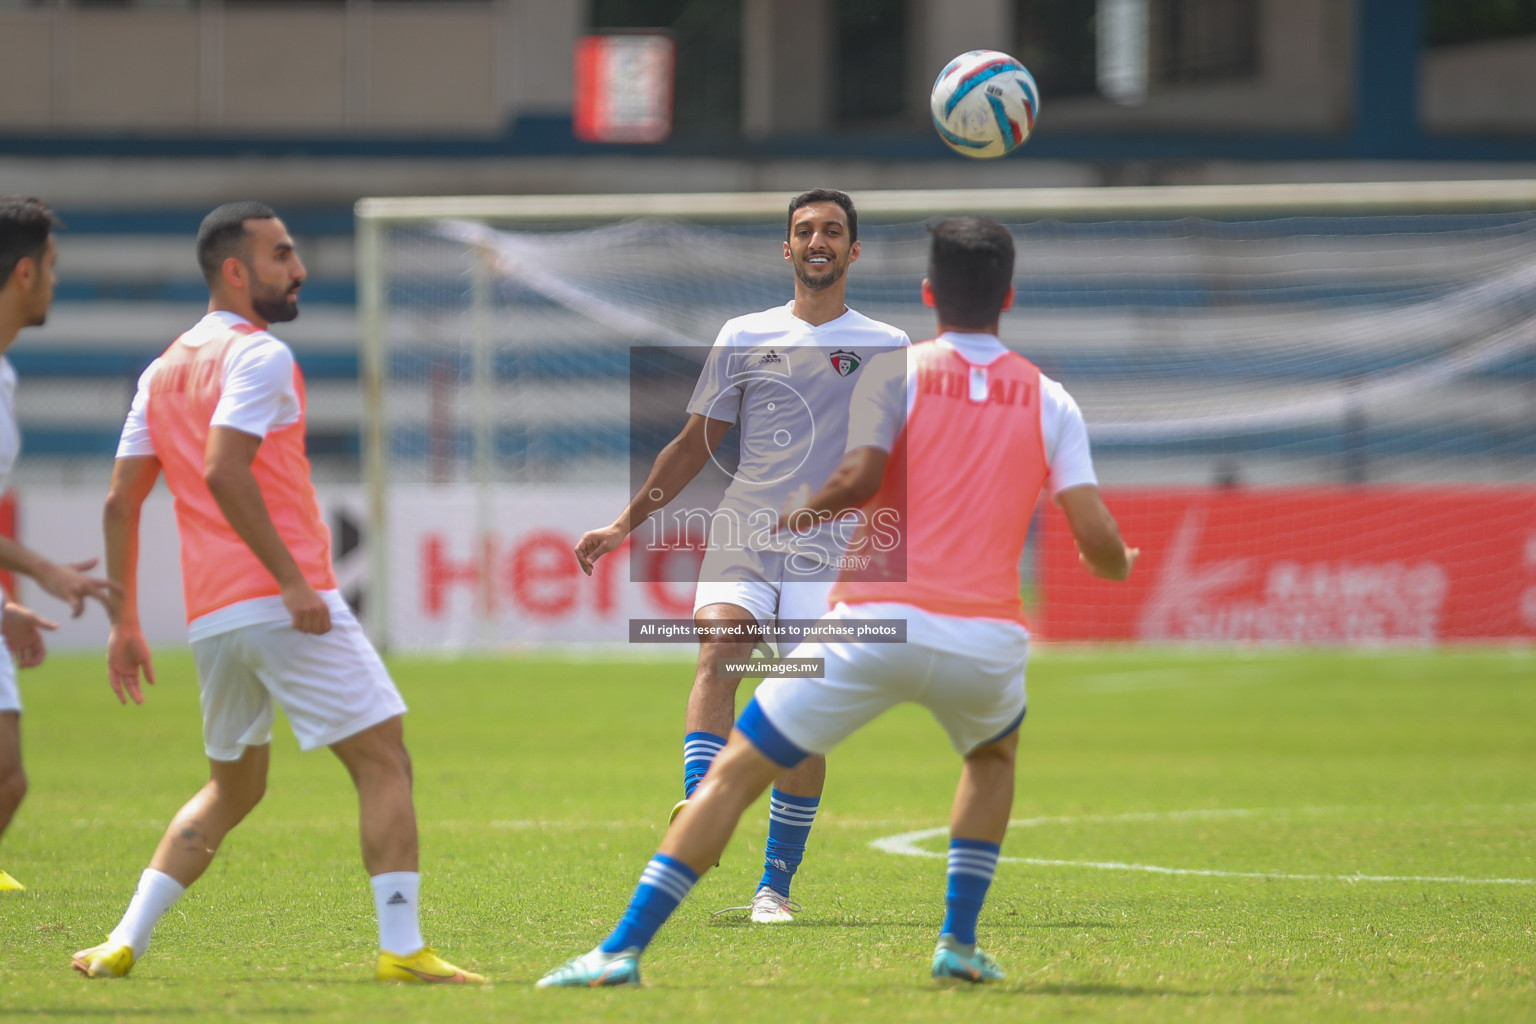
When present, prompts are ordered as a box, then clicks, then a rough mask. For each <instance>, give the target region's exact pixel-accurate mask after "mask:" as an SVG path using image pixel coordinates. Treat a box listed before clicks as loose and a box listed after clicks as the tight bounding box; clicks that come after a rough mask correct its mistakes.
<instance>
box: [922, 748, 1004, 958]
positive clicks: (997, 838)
mask: <svg viewBox="0 0 1536 1024" xmlns="http://www.w3.org/2000/svg"><path fill="white" fill-rule="evenodd" d="M1018 749H1019V731H1018V730H1017V729H1014V730H1013V731H1012V732H1010V733H1009V734H1008V735H1007V736H1004V737H1003V738H1001V739H999V740H994V741H993V742H991V743H987V744H984V745H982V746H980V747H977V748H976V749H975V750H973V751H971V752H970V753H969V754H967V755H966V757H965V767H964V768H962V769H961V771H960V785H959V788H958V789H956V791H955V805H954V809H953V811H952V812H951V814H950V819H949V836H950V840H949V887H948V891H947V892H946V894H945V904H946V907H947V911H946V914H945V917H944V927H943V929H942V931H941V932H940V934H939V944H938V948H937V949H935V950H934V953H933V976H934V977H935V978H946V979H948V978H957V979H960V980H962V981H971V982H978V981H995V980H998V979H1000V978H1002V977H1004V974H1003V971H1002V969H1001V968H1000V967H998V966H997V962H996V961H995V960H993V959H992V958H991V957H990V956H988V955H987V954H986V953H983V952H982V951H981V949H980V948H979V947H978V946H977V945H976V919H977V917H978V916H979V915H980V914H981V905H982V902H983V901H984V900H985V899H986V895H987V889H988V888H989V887H990V886H991V884H992V875H993V873H994V872H995V871H996V870H997V857H998V852H999V850H1000V849H1001V847H1002V844H1003V836H1004V835H1006V834H1007V832H1008V817H1009V815H1010V814H1012V812H1013V778H1014V769H1015V765H1016V762H1017V756H1018Z"/></svg>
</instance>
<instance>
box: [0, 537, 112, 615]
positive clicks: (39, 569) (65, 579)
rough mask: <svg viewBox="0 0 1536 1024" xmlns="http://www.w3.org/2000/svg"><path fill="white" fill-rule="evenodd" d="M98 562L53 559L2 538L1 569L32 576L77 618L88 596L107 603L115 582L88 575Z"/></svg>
mask: <svg viewBox="0 0 1536 1024" xmlns="http://www.w3.org/2000/svg"><path fill="white" fill-rule="evenodd" d="M95 564H96V559H94V558H87V559H85V560H84V561H81V562H64V563H60V562H50V561H49V560H48V559H46V558H44V557H43V556H42V555H40V554H38V553H37V552H36V551H33V550H31V549H30V548H27V547H24V546H22V545H21V544H20V543H18V542H16V541H14V540H12V539H11V538H9V537H0V569H9V570H10V571H11V572H19V573H21V574H22V575H23V576H30V577H32V578H33V579H34V580H36V581H37V584H38V586H40V587H42V588H43V589H44V590H46V591H48V593H50V594H52V595H53V596H54V597H56V598H58V599H59V600H60V601H63V602H64V603H65V604H67V605H69V610H70V612H71V614H73V615H74V616H75V617H76V618H79V616H80V614H81V613H82V612H84V611H85V602H86V601H87V600H88V599H94V600H97V601H100V602H101V603H102V604H103V605H105V604H107V603H108V600H109V598H110V595H111V593H112V584H111V583H109V582H108V581H107V580H104V579H101V578H100V577H97V576H87V575H85V571H86V570H87V569H90V568H91V567H92V566H94V565H95Z"/></svg>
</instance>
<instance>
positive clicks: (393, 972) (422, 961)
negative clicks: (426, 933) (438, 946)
mask: <svg viewBox="0 0 1536 1024" xmlns="http://www.w3.org/2000/svg"><path fill="white" fill-rule="evenodd" d="M373 976H374V977H375V978H377V979H379V980H380V981H426V982H432V983H434V984H439V985H454V984H460V985H462V984H467V983H478V982H482V981H484V980H485V977H484V976H483V975H479V974H475V973H473V972H470V971H466V970H464V968H462V967H455V966H453V964H451V963H449V962H448V961H447V960H444V959H443V958H442V957H440V956H438V955H437V951H436V950H435V949H433V948H432V947H431V946H423V947H422V948H421V949H419V950H417V951H416V952H414V953H412V954H411V955H410V956H400V955H399V954H397V953H391V952H389V951H388V950H383V949H381V950H379V967H378V970H377V971H375V972H374V975H373Z"/></svg>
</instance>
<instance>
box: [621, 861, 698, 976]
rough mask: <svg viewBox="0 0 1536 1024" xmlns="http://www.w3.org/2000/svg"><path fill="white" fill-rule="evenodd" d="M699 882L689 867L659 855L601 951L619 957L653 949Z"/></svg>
mask: <svg viewBox="0 0 1536 1024" xmlns="http://www.w3.org/2000/svg"><path fill="white" fill-rule="evenodd" d="M698 880H699V876H698V875H696V874H694V871H693V869H692V868H690V867H689V866H688V865H687V864H684V863H683V862H682V861H680V860H676V859H674V858H672V857H668V856H667V855H666V854H664V853H658V854H656V856H654V857H652V858H651V862H650V863H649V864H647V865H646V866H645V870H644V871H643V872H641V873H640V884H639V885H638V886H637V887H636V888H635V894H634V896H632V897H630V900H629V907H628V909H626V910H625V911H624V916H623V917H621V918H620V919H619V924H618V927H616V928H614V930H613V934H611V935H609V936H608V938H606V939H604V940H603V944H602V946H601V949H602V951H603V952H604V953H618V952H621V951H623V950H626V949H631V948H635V949H644V948H645V947H646V946H648V945H650V943H651V939H652V938H653V937H654V936H655V935H656V929H658V928H660V927H661V926H662V925H664V924H666V922H667V918H669V917H671V916H672V911H674V910H676V909H677V905H678V904H679V903H681V902H683V898H684V897H686V896H687V895H688V891H689V890H690V889H692V888H693V883H694V882H697V881H698Z"/></svg>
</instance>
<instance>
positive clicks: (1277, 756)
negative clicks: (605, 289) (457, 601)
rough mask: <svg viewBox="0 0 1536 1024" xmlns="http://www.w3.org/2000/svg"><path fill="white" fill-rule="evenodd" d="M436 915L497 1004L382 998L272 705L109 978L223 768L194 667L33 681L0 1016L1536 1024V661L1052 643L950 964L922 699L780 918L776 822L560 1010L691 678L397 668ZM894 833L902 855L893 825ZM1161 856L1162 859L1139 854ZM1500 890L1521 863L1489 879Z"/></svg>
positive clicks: (814, 854) (337, 831) (815, 852)
mask: <svg viewBox="0 0 1536 1024" xmlns="http://www.w3.org/2000/svg"><path fill="white" fill-rule="evenodd" d="M393 668H394V671H395V673H396V675H397V678H398V680H399V682H400V685H401V689H402V690H403V691H404V692H405V695H406V697H407V699H408V700H409V701H410V703H411V705H412V708H413V711H412V713H411V715H410V717H409V718H408V719H407V728H406V735H407V739H408V741H409V743H410V745H411V748H412V752H413V754H414V757H415V764H416V779H417V806H418V810H419V814H420V817H421V827H422V848H423V859H424V868H425V884H424V889H423V901H424V903H425V905H426V909H425V913H424V922H423V923H424V929H425V932H426V934H427V937H428V941H429V942H432V943H433V944H434V945H436V946H438V947H439V948H440V949H442V950H443V951H444V952H445V953H446V954H447V955H449V956H450V957H451V958H452V959H454V960H455V961H458V962H460V963H462V964H464V965H466V966H470V967H473V968H476V969H478V970H481V971H483V972H485V973H486V974H488V975H489V976H490V977H491V978H493V979H494V984H493V985H488V986H485V987H473V988H462V989H458V988H456V989H452V990H445V989H440V988H426V987H425V986H423V987H409V988H407V987H393V986H381V985H378V984H376V983H374V982H372V981H371V980H370V979H371V967H372V957H373V954H374V943H375V938H374V925H373V914H372V904H371V901H370V895H369V890H368V886H367V883H366V880H365V878H364V875H363V872H362V868H361V865H360V863H359V860H358V857H357V853H356V838H355V836H356V833H355V804H354V799H353V796H352V793H351V791H350V788H349V786H348V784H347V781H346V777H345V775H344V773H343V771H342V769H341V767H340V766H339V765H338V764H337V763H336V762H335V760H334V758H332V757H331V756H330V755H328V754H325V753H323V752H322V753H316V754H308V755H301V754H300V753H298V751H297V750H296V749H295V747H294V743H293V740H292V738H291V735H290V734H289V733H288V732H287V728H286V724H285V723H282V722H280V723H279V726H278V732H277V739H276V741H275V744H274V746H275V750H274V755H273V770H272V779H271V786H270V788H269V792H268V797H267V800H266V802H265V803H264V804H263V805H262V806H261V807H260V808H259V809H258V810H257V811H256V813H255V814H254V815H253V816H252V818H251V820H249V821H248V822H247V823H246V824H245V825H244V826H243V827H242V828H241V829H239V830H237V831H236V832H235V833H234V834H233V835H232V836H231V838H230V840H229V841H228V842H227V843H226V844H225V847H224V849H223V851H222V852H221V854H220V857H219V859H218V861H217V862H216V863H215V865H214V867H213V868H212V869H211V870H210V872H209V874H208V875H207V876H206V877H205V878H204V879H203V880H202V882H201V883H199V884H198V885H197V886H196V887H195V888H193V890H192V891H191V892H190V893H189V894H188V896H187V897H185V898H184V899H183V900H182V901H181V903H180V904H178V905H177V907H176V908H174V909H173V910H172V911H171V913H170V914H169V915H168V916H167V918H166V920H165V921H164V922H163V924H162V925H161V927H160V929H159V931H158V933H157V935H156V937H155V945H154V948H153V949H152V950H151V951H150V953H149V955H148V956H147V957H146V958H145V959H144V960H143V961H142V962H141V963H140V964H139V965H138V967H137V968H136V969H135V970H134V973H133V975H132V976H131V977H130V978H129V979H127V980H126V981H122V982H100V981H98V982H88V981H86V980H84V979H81V978H79V977H77V976H76V975H75V974H73V973H72V972H71V971H70V970H69V969H68V962H69V955H70V953H71V952H73V951H74V950H75V949H77V948H80V947H82V946H87V945H91V944H93V943H95V942H99V941H100V939H101V936H102V934H103V933H104V932H105V931H106V930H107V929H108V928H110V927H111V926H112V925H113V924H114V923H115V922H116V920H117V917H118V915H119V914H120V913H121V911H122V908H123V906H124V903H125V901H126V899H127V897H128V895H129V893H130V892H131V890H132V888H133V885H134V881H135V879H136V878H137V875H138V872H139V871H140V869H141V868H142V867H143V865H144V863H145V861H146V859H147V858H148V856H149V853H150V851H151V849H152V848H153V846H154V843H155V841H156V839H157V837H158V835H159V833H160V830H161V828H162V827H163V825H164V823H165V821H166V819H167V818H168V817H169V815H170V814H171V813H172V811H173V810H174V809H175V808H176V807H177V806H178V805H179V803H180V802H181V800H183V799H184V798H185V797H186V796H187V795H188V794H190V793H191V792H192V790H193V789H194V788H195V787H196V786H198V785H199V784H200V783H201V782H202V780H203V775H204V761H203V759H202V748H201V743H200V740H199V730H198V712H197V700H196V691H195V685H194V682H193V678H192V666H191V661H190V658H189V657H187V656H186V655H184V654H175V653H173V652H166V653H165V654H163V655H162V656H161V657H160V658H159V661H158V669H159V675H160V679H161V683H160V685H159V686H158V687H157V688H155V689H154V690H152V691H151V692H150V694H149V698H148V703H147V704H146V705H145V706H144V707H139V708H134V707H128V708H123V707H119V706H118V705H117V703H116V701H115V700H114V699H113V698H112V696H111V694H110V691H109V690H108V688H107V684H106V681H105V677H104V673H103V671H102V667H101V664H100V662H99V660H98V659H96V658H84V657H62V656H60V657H54V658H53V659H51V661H50V662H49V663H48V664H47V665H45V666H44V667H43V668H41V669H38V670H36V671H32V672H28V673H26V674H25V676H24V680H23V690H24V696H25V700H26V702H27V709H28V710H27V714H26V716H25V718H24V720H23V735H24V744H25V752H26V760H27V767H28V770H29V774H30V777H31V782H32V789H31V794H30V796H29V798H28V802H27V803H26V805H25V806H24V807H23V809H22V811H21V813H20V815H19V816H18V818H17V820H16V822H15V823H14V824H13V826H12V828H11V830H10V832H9V834H8V835H7V836H6V838H5V840H4V843H3V845H0V866H3V867H5V868H6V869H8V870H10V871H11V872H12V873H13V874H15V875H16V876H17V877H19V878H20V879H21V880H22V881H24V882H25V883H27V884H28V886H29V887H30V888H29V891H28V892H25V893H20V894H7V895H4V896H0V920H3V922H4V924H3V929H4V932H3V942H0V1020H39V1021H63V1020H74V1019H78V1020H91V1021H104V1020H125V1021H145V1020H168V1021H182V1020H185V1021H205V1020H231V1021H291V1022H303V1024H308V1022H331V1021H364V1020H366V1021H430V1020H441V1021H452V1022H454V1024H469V1022H474V1021H480V1020H498V1021H519V1022H525V1021H544V1020H624V1021H646V1020H690V1021H706V1022H707V1021H714V1020H721V1021H729V1022H731V1024H742V1022H751V1021H767V1022H775V1024H778V1022H782V1021H822V1020H836V1021H838V1022H840V1024H851V1022H858V1021H878V1022H880V1024H891V1022H896V1021H908V1020H911V1021H931V1020H940V1019H951V1020H957V1021H1010V1022H1017V1021H1037V1020H1038V1021H1063V1020H1068V1021H1070V1020H1115V1021H1173V1020H1176V1021H1211V1020H1223V1021H1225V1020H1236V1021H1242V1020H1275V1021H1308V1020H1329V1021H1336V1020H1366V1021H1383V1022H1388V1021H1390V1022H1399V1021H1431V1020H1435V1021H1438V1020H1468V1021H1513V1020H1533V1019H1536V884H1532V882H1533V880H1536V654H1533V653H1532V652H1529V651H1524V652H1521V651H1484V652H1449V653H1433V652H1420V651H1414V652H1393V653H1377V654H1340V653H1308V654H1287V653H1272V652H1265V653H1249V654H1237V653H1220V652H1211V653H1190V652H1182V653H1178V652H1166V653H1160V652H1146V651H1137V652H1129V651H1127V652H1107V653H1089V652H1052V651H1046V652H1037V655H1036V657H1035V658H1034V660H1033V662H1032V665H1031V670H1030V677H1029V689H1030V715H1029V718H1028V719H1027V721H1026V723H1025V726H1024V736H1023V743H1022V747H1021V751H1022V752H1021V763H1020V768H1019V782H1018V797H1017V801H1016V804H1015V812H1014V813H1015V819H1016V821H1015V823H1014V826H1013V828H1012V829H1011V830H1010V833H1009V837H1008V840H1007V842H1006V843H1005V845H1004V847H1003V853H1004V855H1005V856H1006V857H1012V858H1019V859H1018V860H1014V861H1012V862H1009V863H1006V864H1004V865H1002V866H1001V868H1000V869H999V873H998V877H997V881H996V883H995V884H994V886H993V888H992V891H991V895H990V898H989V900H988V903H987V907H986V909H985V910H984V911H983V914H982V919H981V928H980V935H981V938H982V942H983V945H984V946H986V947H987V948H988V949H989V951H991V952H992V953H993V954H994V955H996V956H997V958H998V959H999V960H1000V961H1001V962H1002V963H1003V965H1004V966H1005V968H1006V969H1007V970H1008V971H1009V979H1008V980H1007V981H1006V982H1003V983H1000V984H997V985H993V986H987V987H985V988H980V989H970V988H967V989H954V988H945V987H940V986H938V985H936V984H935V983H933V982H932V981H931V980H930V979H929V978H928V977H927V969H928V959H929V956H930V954H931V951H932V946H933V941H934V937H935V932H936V930H937V925H938V923H939V921H940V920H941V918H942V914H943V887H944V862H943V861H942V860H941V859H939V858H938V857H935V856H923V855H922V854H923V853H924V852H927V853H930V854H934V853H938V852H941V851H942V850H943V849H944V840H943V838H942V837H941V836H934V835H932V834H930V835H929V836H926V837H925V836H921V835H920V836H917V837H910V836H909V837H908V838H907V839H905V840H899V841H893V837H900V836H903V835H907V834H910V833H922V832H925V831H926V830H933V829H937V828H941V827H942V826H943V824H944V822H945V820H946V815H947V809H948V805H949V800H950V797H951V794H952V792H953V788H954V783H955V779H956V774H957V770H958V763H957V760H956V758H955V757H954V755H953V754H952V753H951V752H950V750H949V748H948V745H947V743H946V741H945V740H944V738H943V736H942V734H941V733H940V731H939V730H938V728H937V727H936V726H935V725H934V724H933V723H932V722H931V721H930V720H929V719H928V718H927V717H926V715H925V713H923V712H922V711H920V710H919V709H915V708H904V709H899V710H898V711H897V712H894V713H892V714H890V715H888V716H886V718H884V719H882V720H881V721H879V722H877V723H876V724H875V725H874V726H873V727H871V728H870V729H868V730H866V731H865V732H864V733H862V734H860V735H858V736H856V737H855V738H854V739H853V740H851V741H850V742H848V743H847V744H846V745H845V746H844V747H843V748H841V749H840V750H838V751H837V752H836V753H835V754H834V755H833V757H832V760H831V767H830V771H829V781H828V787H827V792H826V796H825V798H824V800H823V805H822V806H823V810H822V813H821V817H820V819H819V820H818V823H817V825H816V829H815V831H814V832H813V833H812V837H811V845H810V850H809V853H808V855H807V858H806V862H805V865H804V867H803V868H802V870H801V874H800V878H799V880H798V881H797V883H796V893H795V895H796V897H797V898H798V899H799V900H800V901H801V902H803V903H804V904H805V908H806V909H805V911H804V913H803V914H802V915H801V917H800V919H799V920H797V921H796V922H795V923H794V924H793V925H789V926H784V927H778V928H762V927H751V926H747V925H744V924H743V923H742V922H741V921H740V920H739V919H715V918H711V917H710V911H712V910H716V909H718V908H721V907H725V906H729V905H731V904H739V903H744V902H745V901H746V900H747V899H748V898H749V896H750V894H751V892H752V889H753V887H754V884H755V882H756V879H757V876H758V873H759V870H760V862H759V858H760V856H761V849H762V841H763V836H764V832H765V828H766V811H765V810H764V809H763V807H762V805H759V806H758V807H757V808H755V809H754V810H753V811H752V812H750V813H749V815H748V818H747V820H746V822H745V823H744V826H743V829H742V831H741V833H740V834H738V836H737V838H736V839H735V840H734V842H733V844H732V846H731V848H730V849H729V850H728V851H727V853H726V857H725V861H724V863H723V865H722V866H721V868H720V869H719V870H718V871H716V872H712V873H711V874H710V875H708V876H706V878H705V879H704V880H703V881H702V882H701V883H700V884H699V886H698V887H697V888H696V889H695V890H694V894H693V896H692V897H691V898H690V899H689V901H688V902H687V903H685V904H684V905H683V907H682V908H681V909H680V911H679V912H678V914H677V915H676V917H675V918H674V919H673V921H672V922H671V923H670V924H669V925H668V926H667V927H666V928H665V929H663V930H662V932H661V934H660V935H659V936H658V939H657V941H656V943H655V944H654V946H653V947H652V948H651V950H650V952H649V954H648V956H647V958H646V961H645V964H644V971H645V976H646V981H647V984H646V987H645V988H644V989H642V990H638V991H636V990H617V991H611V990H609V991H571V990H556V991H539V990H535V989H534V988H533V987H532V984H533V981H534V980H535V979H536V978H538V977H539V975H540V974H542V973H543V972H544V971H545V970H547V969H548V968H550V967H552V966H554V965H555V964H557V963H559V962H561V961H562V960H564V959H565V958H566V957H568V956H571V955H574V954H576V953H579V952H583V951H585V950H587V949H588V948H590V947H591V946H592V945H594V944H595V943H596V942H597V941H598V940H600V939H601V938H602V937H603V935H605V934H606V932H607V930H608V928H609V927H610V925H611V924H612V922H613V920H614V919H615V918H616V917H617V915H618V914H619V913H620V911H621V910H622V908H623V906H624V902H625V900H626V899H627V897H628V896H629V893H630V892H631V890H632V887H633V885H634V882H635V879H636V877H637V876H638V873H639V871H640V868H641V867H642V866H643V864H644V861H645V859H646V858H647V857H648V856H649V854H650V853H651V851H652V850H653V849H654V848H655V846H656V844H657V842H658V841H659V840H660V838H661V834H662V829H663V825H664V822H665V820H666V814H667V810H668V809H669V808H670V806H671V804H672V802H673V801H674V800H675V799H676V798H677V796H678V794H679V790H680V788H681V766H680V760H681V745H682V744H681V740H682V736H681V733H682V710H683V699H684V694H685V693H686V690H687V684H688V679H689V677H690V675H691V666H690V665H688V664H685V663H682V662H646V663H626V662H617V661H614V662H601V661H579V660H564V661H562V660H556V659H543V658H527V659H522V658H507V659H499V660H497V659H485V660H463V661H453V660H443V661H436V660H425V659H403V658H402V659H397V660H395V661H394V663H393ZM877 840H886V841H887V842H886V843H885V845H886V846H888V847H889V846H894V847H896V848H897V849H899V850H906V851H907V852H905V853H899V852H889V851H888V850H884V849H880V848H877V847H875V846H872V845H871V844H872V843H874V842H876V841H877ZM1153 869H1156V870H1153ZM1499 880H1503V881H1499Z"/></svg>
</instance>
